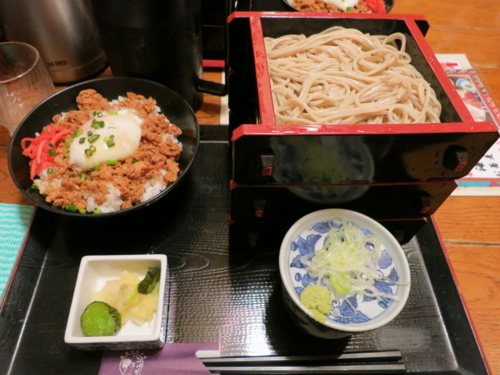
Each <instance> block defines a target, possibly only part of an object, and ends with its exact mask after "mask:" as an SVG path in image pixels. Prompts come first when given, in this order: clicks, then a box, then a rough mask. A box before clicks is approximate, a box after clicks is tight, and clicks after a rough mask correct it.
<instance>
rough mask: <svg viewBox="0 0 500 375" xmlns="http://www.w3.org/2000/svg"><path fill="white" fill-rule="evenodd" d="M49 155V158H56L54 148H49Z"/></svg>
mask: <svg viewBox="0 0 500 375" xmlns="http://www.w3.org/2000/svg"><path fill="white" fill-rule="evenodd" d="M49 155H50V156H56V155H57V151H56V150H55V149H54V148H51V149H49Z"/></svg>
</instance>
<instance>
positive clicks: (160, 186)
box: [33, 96, 182, 213]
mask: <svg viewBox="0 0 500 375" xmlns="http://www.w3.org/2000/svg"><path fill="white" fill-rule="evenodd" d="M124 100H125V98H124V97H123V96H119V97H118V99H115V100H112V101H110V102H109V103H110V104H112V105H113V104H117V103H119V102H122V101H124ZM128 111H131V110H130V109H123V110H119V111H118V113H120V114H123V113H126V112H128ZM156 112H157V114H159V113H161V110H160V107H158V106H156ZM66 114H67V112H63V113H61V115H62V118H64V117H65V116H66ZM36 134H37V135H38V133H36ZM167 137H170V138H171V139H172V141H173V142H174V143H177V144H179V146H180V147H181V150H182V143H181V142H179V140H178V139H177V137H176V136H174V135H172V134H165V135H164V136H163V141H165V140H166V139H167ZM160 172H161V174H162V176H163V175H164V174H165V173H167V171H166V170H164V169H161V170H160ZM162 176H158V177H156V178H153V179H151V180H149V181H147V182H146V183H145V184H144V193H143V194H142V195H141V198H140V201H141V203H143V202H145V201H147V200H148V199H151V198H153V197H155V196H156V195H158V194H160V192H162V191H163V190H165V189H166V188H167V185H166V184H165V183H164V181H163V178H162ZM33 183H34V184H35V185H36V186H37V187H38V190H39V192H40V194H43V195H46V194H47V192H48V190H52V189H56V188H59V187H60V186H61V183H62V179H60V178H57V179H53V180H52V181H49V179H48V174H47V170H44V171H42V173H41V175H40V178H38V179H35V180H34V181H33ZM106 188H107V189H106V201H105V202H104V203H103V204H101V205H98V204H96V202H95V196H94V194H93V193H85V195H84V199H85V201H86V202H87V208H86V209H87V212H93V211H94V210H101V212H103V213H107V212H113V211H119V210H121V205H122V204H123V200H122V199H121V192H120V189H118V188H117V187H115V186H114V185H113V184H112V183H110V182H108V183H107V184H106Z"/></svg>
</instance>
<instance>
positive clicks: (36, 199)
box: [8, 77, 200, 218]
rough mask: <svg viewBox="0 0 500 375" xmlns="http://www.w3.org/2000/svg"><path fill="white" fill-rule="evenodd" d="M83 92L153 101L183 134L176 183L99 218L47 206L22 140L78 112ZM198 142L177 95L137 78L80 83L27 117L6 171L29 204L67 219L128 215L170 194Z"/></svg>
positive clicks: (13, 141)
mask: <svg viewBox="0 0 500 375" xmlns="http://www.w3.org/2000/svg"><path fill="white" fill-rule="evenodd" d="M85 89H94V90H96V91H97V92H98V93H100V94H102V95H103V96H104V97H105V98H106V99H108V100H114V99H117V98H118V97H119V96H124V97H125V96H126V95H127V92H133V93H135V94H138V95H144V96H145V97H146V98H149V97H152V98H153V99H155V100H156V102H157V106H158V107H159V108H160V110H161V113H163V114H165V116H166V117H167V119H168V120H169V121H170V122H171V123H172V124H175V125H176V126H178V127H179V128H180V129H181V130H182V134H181V135H180V136H179V137H178V140H179V142H181V143H182V152H181V156H180V158H179V160H178V163H179V170H180V171H179V177H178V178H177V180H176V181H175V182H173V183H171V184H170V185H168V186H167V187H166V188H165V189H164V190H163V191H161V192H160V193H159V194H158V195H156V196H154V197H152V198H150V199H149V200H147V201H144V202H142V203H140V204H137V205H134V206H132V207H129V208H125V209H121V210H118V211H113V212H108V213H102V214H100V215H93V214H80V213H78V212H70V211H68V210H66V209H64V208H62V207H58V206H55V205H53V204H52V203H48V202H46V201H45V197H44V196H43V195H42V194H40V193H39V192H38V190H37V189H32V188H31V187H32V186H33V181H32V180H31V179H30V167H29V164H28V163H29V161H30V159H29V158H28V157H26V156H23V155H22V152H23V149H22V147H21V140H22V139H24V138H26V137H30V138H31V137H34V136H35V133H37V132H41V130H42V128H43V127H44V126H46V125H49V124H50V123H51V121H52V117H53V116H54V115H57V114H60V113H63V112H68V111H72V110H78V107H77V104H76V101H75V99H76V97H77V96H78V94H79V92H80V91H82V90H85ZM199 140H200V132H199V125H198V121H197V119H196V116H195V114H194V112H193V110H192V109H191V107H190V106H189V104H188V103H187V102H186V101H185V100H184V99H183V98H182V97H181V96H180V95H178V94H177V93H176V92H174V91H172V90H171V89H169V88H168V87H166V86H164V85H161V84H159V83H156V82H153V81H149V80H145V79H140V78H132V77H111V78H100V79H94V80H89V81H84V82H80V83H78V84H75V85H73V86H71V87H68V88H66V89H64V90H61V91H59V92H57V93H56V94H54V95H52V96H51V97H49V98H48V99H46V100H45V101H43V102H42V103H40V104H39V105H38V106H37V107H35V108H34V109H33V110H32V111H31V112H30V113H28V115H27V116H26V117H25V118H24V119H23V121H22V122H21V123H20V124H19V126H18V128H17V130H16V131H15V132H14V134H13V135H12V139H11V142H10V146H9V154H8V162H9V171H10V175H11V177H12V180H13V181H14V183H15V184H16V186H17V187H18V188H19V190H20V191H21V193H23V194H24V196H25V197H26V198H28V199H29V200H30V201H31V202H33V203H34V204H36V205H37V206H39V207H41V208H43V209H46V210H49V211H51V212H54V213H57V214H63V215H67V216H78V217H85V218H102V217H110V216H116V215H122V214H124V213H130V212H133V211H137V210H138V209H141V208H144V207H147V206H149V205H151V204H153V203H154V202H156V201H158V200H159V199H161V198H163V197H164V196H165V195H167V194H168V193H169V192H171V191H172V190H173V189H174V188H175V187H176V186H177V185H178V184H179V183H180V182H181V180H182V179H183V177H184V176H185V175H186V173H187V172H188V170H189V168H190V166H191V164H192V163H193V161H194V158H195V156H196V152H197V150H198V145H199Z"/></svg>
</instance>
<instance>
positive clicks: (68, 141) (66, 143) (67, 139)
mask: <svg viewBox="0 0 500 375" xmlns="http://www.w3.org/2000/svg"><path fill="white" fill-rule="evenodd" d="M70 146H71V141H70V139H69V138H66V140H65V141H64V147H66V148H70Z"/></svg>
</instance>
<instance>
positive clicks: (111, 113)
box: [108, 112, 118, 115]
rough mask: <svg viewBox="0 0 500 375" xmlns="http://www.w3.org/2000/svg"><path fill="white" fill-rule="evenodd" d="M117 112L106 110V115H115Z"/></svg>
mask: <svg viewBox="0 0 500 375" xmlns="http://www.w3.org/2000/svg"><path fill="white" fill-rule="evenodd" d="M117 114H118V112H108V115H117Z"/></svg>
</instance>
